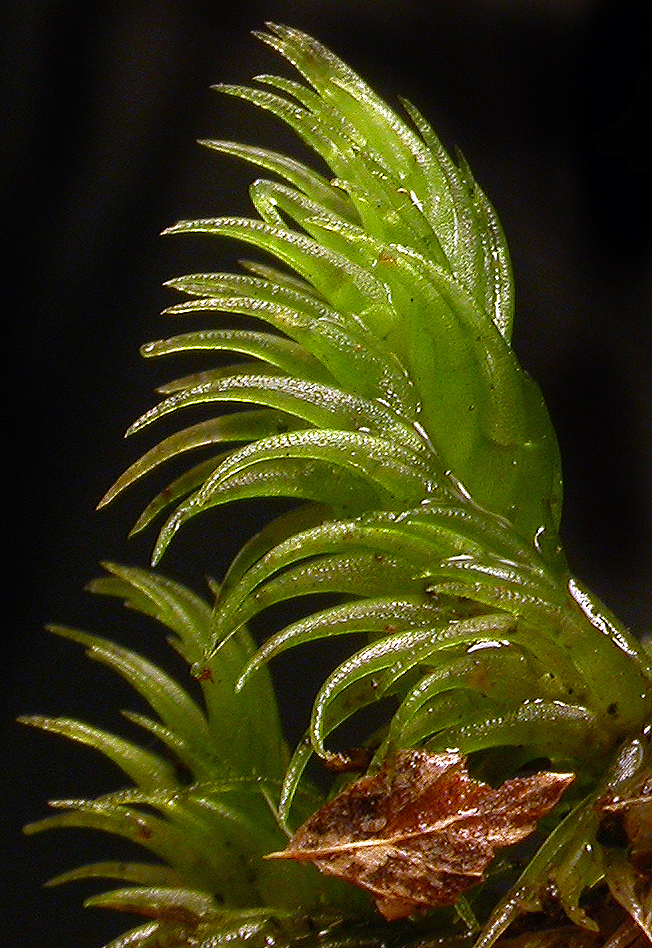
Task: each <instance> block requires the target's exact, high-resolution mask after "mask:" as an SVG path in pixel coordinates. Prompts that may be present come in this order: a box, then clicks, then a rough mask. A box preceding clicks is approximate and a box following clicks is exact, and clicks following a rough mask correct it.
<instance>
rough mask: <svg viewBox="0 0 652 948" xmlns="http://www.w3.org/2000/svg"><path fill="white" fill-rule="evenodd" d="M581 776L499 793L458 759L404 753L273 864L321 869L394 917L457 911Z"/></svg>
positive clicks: (535, 781) (522, 781)
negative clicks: (453, 907)
mask: <svg viewBox="0 0 652 948" xmlns="http://www.w3.org/2000/svg"><path fill="white" fill-rule="evenodd" d="M573 779H574V775H573V774H559V773H537V774H534V775H533V776H529V777H516V778H514V779H512V780H507V781H505V783H503V784H502V785H501V786H500V787H497V788H493V787H491V786H489V785H488V784H486V783H482V782H480V781H477V780H474V779H472V778H471V777H470V776H469V773H468V770H467V767H466V759H465V758H464V757H462V756H461V755H460V754H458V753H453V752H449V753H444V754H430V753H428V752H426V751H423V750H411V751H401V752H399V753H398V754H397V755H396V756H395V758H394V759H393V760H391V761H386V762H385V764H384V765H383V767H382V768H381V770H380V771H379V772H378V773H376V774H374V775H371V776H366V777H362V778H361V779H360V780H357V781H355V782H354V783H352V784H351V785H350V786H349V787H347V788H346V790H344V791H343V792H342V793H341V794H339V796H337V797H335V798H334V799H333V800H331V801H330V802H329V803H327V804H325V806H323V807H322V808H321V809H320V810H318V811H317V813H315V814H313V816H312V817H310V819H309V820H307V821H306V822H305V823H304V824H303V825H302V826H301V827H300V828H299V829H298V831H297V832H296V833H295V835H294V836H293V837H292V839H291V840H290V843H289V844H288V847H287V849H285V850H284V851H283V852H282V853H273V854H272V857H275V858H285V859H294V860H306V861H311V862H314V863H315V865H316V866H317V867H318V868H319V869H320V870H321V871H322V872H324V873H327V874H329V875H334V876H339V877H341V878H343V879H346V880H348V881H349V882H352V883H353V884H354V885H357V886H360V887H361V888H363V889H366V890H367V891H368V892H370V893H371V894H372V895H373V897H374V900H375V902H376V907H377V908H378V911H379V912H380V913H381V914H382V915H383V916H384V917H385V918H386V919H388V920H394V919H399V918H405V917H406V916H408V915H411V914H413V913H414V912H415V911H418V910H423V909H426V908H429V907H435V906H441V905H450V904H452V903H453V902H455V900H456V899H457V898H458V896H459V895H460V894H461V893H462V892H464V891H465V890H466V889H468V888H470V887H471V886H474V885H476V883H478V882H480V881H481V879H482V877H483V874H484V872H485V870H486V868H487V866H488V865H489V863H490V862H491V860H492V859H493V856H494V852H495V850H496V849H497V848H499V847H502V846H511V845H512V844H514V843H518V842H520V841H521V840H523V839H525V837H527V836H529V835H530V833H532V832H533V831H534V829H535V828H536V825H537V822H538V820H539V819H541V817H542V816H544V815H545V814H546V813H548V812H549V811H550V810H551V809H552V808H553V807H554V806H555V804H556V803H557V802H558V800H559V798H560V797H561V795H562V794H563V793H564V791H565V790H566V788H567V787H568V786H569V785H570V784H571V783H572V781H573Z"/></svg>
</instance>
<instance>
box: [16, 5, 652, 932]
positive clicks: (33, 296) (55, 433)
mask: <svg viewBox="0 0 652 948" xmlns="http://www.w3.org/2000/svg"><path fill="white" fill-rule="evenodd" d="M2 12H3V13H4V14H5V25H4V27H3V42H4V50H3V55H2V66H3V68H4V70H5V73H4V77H3V78H4V82H3V90H2V91H3V104H4V105H5V106H6V118H5V122H4V123H3V124H4V128H5V131H4V133H3V145H4V148H3V160H4V162H5V166H4V167H3V169H2V184H3V185H4V186H5V187H4V188H3V192H4V194H5V197H6V202H7V204H6V207H5V208H4V210H3V216H2V220H3V223H4V232H5V245H6V249H5V252H4V254H3V259H4V260H6V261H7V262H8V263H9V269H8V273H7V276H6V277H5V281H4V291H5V299H6V317H5V325H6V329H7V331H8V332H9V333H10V339H9V340H8V342H7V344H6V345H5V348H4V365H5V366H8V367H9V368H10V369H11V372H10V378H9V380H8V382H7V386H6V389H5V391H6V394H5V400H6V401H5V404H6V406H7V408H8V410H7V411H6V413H5V414H6V417H7V420H8V425H7V433H6V437H5V442H6V445H7V450H6V453H5V458H6V459H8V461H9V468H10V478H9V484H8V487H7V488H6V493H5V508H6V517H7V530H6V535H7V537H8V543H7V544H6V547H7V554H6V563H7V567H6V576H7V593H8V598H9V603H10V606H9V609H6V610H5V614H6V616H7V622H6V627H5V631H4V635H5V646H4V652H5V661H6V662H8V667H9V669H10V671H9V675H8V677H7V678H6V679H5V681H8V683H9V687H8V688H6V689H5V699H6V705H7V707H6V714H5V716H4V723H5V725H6V727H5V736H4V738H3V747H4V748H5V749H7V750H8V751H9V756H8V760H7V761H6V762H5V763H4V766H3V782H4V787H3V791H2V793H3V802H4V803H5V809H4V814H5V816H4V817H3V823H4V824H5V828H6V829H7V831H8V832H7V836H8V844H7V846H6V847H5V854H6V855H5V861H4V865H3V872H2V876H3V877H4V879H5V880H6V882H7V892H6V894H4V895H3V897H2V900H1V901H2V905H3V908H4V909H5V910H6V913H7V922H6V923H5V925H4V931H5V936H6V943H7V944H8V945H12V946H18V945H21V946H22V945H25V946H27V945H30V946H34V948H40V946H46V945H52V946H54V945H57V946H58V945H71V946H72V945H74V946H75V948H85V946H97V945H100V944H102V943H103V942H102V939H103V938H104V939H105V940H106V939H108V937H109V935H110V934H111V933H116V932H118V931H120V925H121V924H122V925H123V927H125V926H124V923H123V922H120V921H118V922H117V923H116V921H115V919H114V918H111V917H110V916H105V915H103V914H102V913H100V912H97V911H91V910H89V911H86V912H82V911H81V909H80V908H79V906H80V903H81V900H82V898H83V895H84V894H85V893H87V892H88V891H89V890H90V887H88V886H87V887H85V888H83V887H82V886H78V887H76V886H70V887H69V888H67V889H66V890H65V891H64V890H55V891H52V890H42V889H41V888H40V886H41V883H42V882H43V880H44V879H46V878H47V877H48V876H49V875H52V874H54V873H55V872H57V871H62V870H63V869H65V868H68V867H70V866H72V865H75V864H78V863H79V862H80V861H92V860H94V859H95V858H98V856H99V850H100V844H101V842H102V841H101V840H99V839H98V838H96V837H93V835H92V834H88V835H86V836H84V835H82V834H79V835H78V834H76V833H69V834H67V835H66V834H58V833H53V834H46V835H43V836H39V837H36V838H32V839H27V840H24V839H22V838H21V837H20V835H19V827H20V826H21V824H22V823H24V822H25V821H27V820H29V819H34V818H37V817H39V816H40V815H42V814H43V813H44V812H45V805H44V801H45V800H46V799H47V798H51V797H69V796H81V795H85V794H97V793H100V792H103V791H105V790H108V789H111V788H114V787H116V786H117V785H118V784H119V778H117V777H116V774H115V772H114V771H113V770H112V769H111V767H110V766H109V765H105V764H103V763H102V762H101V761H98V760H97V759H96V757H95V756H93V755H92V754H90V752H88V751H85V750H84V749H82V748H78V747H67V746H66V744H65V742H63V741H61V740H59V739H57V738H53V737H48V736H46V735H44V736H41V735H39V734H38V733H36V732H33V731H31V730H27V729H24V728H19V727H18V726H17V725H16V724H14V723H13V719H14V717H15V715H16V714H18V713H21V712H43V713H51V714H61V715H71V716H72V715H79V716H82V717H84V718H87V719H90V720H93V721H95V722H98V723H101V724H104V725H105V726H112V725H113V724H115V723H116V721H118V720H119V719H118V716H117V714H116V710H117V709H118V708H120V707H133V706H134V704H135V701H134V699H132V697H131V696H130V694H129V692H128V690H127V689H126V688H123V687H122V685H121V684H120V682H117V683H116V682H115V681H114V679H113V678H112V677H111V676H110V675H109V674H108V673H106V674H105V673H104V672H103V670H102V669H100V668H97V667H95V666H92V665H89V663H88V662H87V660H85V659H84V657H83V655H82V654H80V650H78V649H76V648H75V647H74V646H70V645H68V644H66V643H64V642H62V641H60V640H58V639H54V638H52V637H50V636H48V635H46V634H45V633H44V632H43V631H42V627H43V624H44V623H45V622H46V621H59V622H69V623H70V624H73V625H74V624H77V625H81V626H82V627H86V628H94V629H97V630H98V631H105V632H106V633H107V634H115V635H116V636H119V637H121V639H122V640H123V641H127V642H128V643H129V644H132V645H134V644H135V645H137V646H138V647H141V646H142V648H143V649H144V650H146V651H147V650H148V651H149V652H150V654H156V649H155V647H154V646H153V645H151V642H152V640H155V639H156V636H155V635H152V633H151V631H150V632H143V630H142V629H141V628H137V627H134V624H133V623H131V624H130V623H129V622H128V621H127V619H126V618H125V616H124V615H123V613H122V612H121V611H120V610H118V611H117V612H116V611H115V610H114V609H112V608H110V607H109V606H108V604H106V603H97V602H95V601H94V600H93V599H92V598H91V597H88V596H87V595H85V594H84V593H83V592H82V591H81V590H82V587H83V585H84V584H85V583H86V582H87V581H88V580H89V579H90V578H92V577H93V576H94V575H95V574H96V573H97V568H98V567H97V563H98V561H99V560H100V559H102V558H108V559H116V560H119V561H123V562H128V563H135V564H139V565H145V564H146V562H147V558H148V554H149V551H150V549H151V544H152V540H153V534H151V533H149V534H148V535H147V536H145V537H144V538H142V539H138V540H132V541H126V540H125V534H126V532H127V530H128V528H129V527H130V526H131V524H132V523H133V521H134V519H135V517H136V516H137V514H138V513H139V511H140V509H142V506H143V504H144V503H145V501H146V500H147V499H149V497H150V496H151V493H152V491H153V487H152V484H151V483H148V484H146V485H144V487H143V488H142V489H141V488H136V489H134V491H132V492H131V494H130V495H129V496H128V497H126V498H125V499H124V500H122V499H121V500H119V501H117V502H116V503H115V504H114V505H113V507H112V508H110V509H108V510H105V511H102V512H99V513H95V512H94V507H95V504H96V503H97V501H98V499H99V498H100V497H101V495H102V494H103V492H104V491H105V490H106V488H107V487H108V486H109V485H110V484H111V483H112V481H113V480H114V479H115V477H116V476H117V475H118V474H119V473H120V472H121V471H122V470H123V469H124V467H125V466H126V465H127V464H128V463H129V462H130V461H131V460H133V459H134V458H135V457H136V456H137V455H138V454H140V453H141V452H142V450H144V449H145V448H146V447H149V446H150V445H151V444H152V443H154V439H155V438H156V437H157V436H159V435H160V431H159V432H158V433H152V434H149V433H147V434H143V435H141V436H139V438H138V439H137V440H132V441H131V442H129V441H127V442H123V441H122V439H121V434H122V432H123V431H124V430H125V428H126V427H127V426H128V424H129V423H130V422H131V421H132V420H133V419H134V418H135V417H136V416H137V415H138V414H140V413H141V412H142V411H144V410H145V409H146V408H148V407H149V406H150V405H151V404H152V403H153V396H152V394H151V392H152V389H153V388H154V387H155V385H156V384H157V383H158V382H159V381H162V380H164V379H166V378H170V377H173V376H175V375H178V374H181V373H180V372H179V367H178V364H176V363H175V364H174V365H168V366H166V365H163V364H161V365H159V364H156V365H153V364H152V363H143V362H142V361H141V360H140V357H139V356H138V354H137V350H138V346H139V345H140V344H141V343H142V342H144V341H147V340H148V339H151V338H157V337H159V336H163V335H165V334H169V332H170V331H175V330H174V329H172V330H170V328H169V327H168V326H166V324H165V321H164V320H163V319H161V318H159V317H158V316H157V315H156V314H157V312H158V311H159V310H160V309H161V308H162V307H163V306H165V305H167V304H169V303H171V302H173V301H174V300H173V298H172V296H171V294H170V293H169V292H168V291H166V290H164V289H163V288H161V283H162V282H163V280H165V279H167V278H169V277H171V276H174V275H178V274H181V273H184V272H191V271H194V270H200V269H205V268H206V269H221V268H226V269H229V268H231V267H232V266H233V264H234V261H235V259H236V257H237V254H238V250H237V248H234V247H233V246H230V245H227V244H226V243H224V244H223V243H217V242H211V241H210V240H208V239H207V238H203V239H202V240H201V241H199V240H197V241H195V239H194V238H166V239H164V240H163V239H159V237H158V236H157V235H158V233H159V231H160V230H161V229H162V228H163V227H164V226H166V225H168V224H170V223H173V222H174V221H175V220H177V219H178V218H182V217H188V216H190V217H193V216H197V217H206V216H212V215H218V214H221V213H247V211H248V199H247V191H246V189H247V185H248V183H249V182H250V180H251V179H252V171H251V169H250V168H244V167H241V166H239V165H238V164H237V163H236V162H235V161H233V160H231V159H228V158H221V157H219V156H216V155H214V154H212V153H210V152H208V151H207V150H205V149H201V148H199V147H198V146H197V145H196V144H195V139H197V138H202V137H211V136H212V137H223V138H235V139H240V140H243V141H249V142H254V143H257V144H266V145H268V146H270V147H276V148H282V149H286V150H287V149H292V150H293V152H294V153H297V146H295V145H294V144H293V143H292V139H291V136H290V135H289V134H288V133H286V132H285V131H282V130H280V131H279V129H278V126H277V125H276V124H275V123H274V122H273V121H272V120H271V119H270V118H269V117H267V116H261V115H258V114H256V112H255V111H254V110H253V109H251V108H249V107H247V106H246V105H245V104H241V103H238V102H236V101H234V100H231V99H229V98H226V97H220V96H218V95H217V94H216V93H214V92H210V91H209V89H208V87H209V85H210V84H211V83H213V82H216V81H226V82H238V81H247V80H248V79H249V78H250V77H251V76H252V75H253V74H255V73H259V72H270V71H279V70H281V71H284V72H285V71H286V70H285V67H283V66H282V65H281V64H280V63H279V62H278V61H277V60H276V58H275V57H274V55H273V54H272V53H271V51H269V50H268V49H267V48H266V47H264V46H262V45H261V44H259V43H258V42H256V40H254V39H253V38H252V37H251V36H250V35H249V31H250V30H252V29H256V28H261V27H262V25H263V22H264V20H265V19H274V20H277V21H280V22H286V23H290V24H292V25H296V26H299V27H301V28H303V29H306V30H308V31H309V32H312V33H313V34H315V35H317V36H318V37H319V38H320V39H321V40H322V41H323V42H325V43H326V44H327V45H330V46H331V47H332V48H333V49H334V50H335V51H336V52H338V53H339V54H340V55H341V56H342V57H343V58H345V59H346V60H347V61H348V62H350V64H351V65H352V66H353V67H354V68H356V69H357V71H358V72H360V73H361V74H362V75H363V76H365V78H367V79H368V80H369V81H370V82H371V83H372V85H374V86H375V88H376V89H377V90H378V91H379V92H380V93H381V94H383V95H385V96H386V97H389V98H390V100H391V101H393V102H395V101H396V96H397V95H398V94H402V95H405V96H407V97H408V98H410V99H412V100H413V101H414V102H415V103H416V104H417V105H418V106H419V107H420V108H421V110H422V111H423V112H424V113H425V114H426V115H427V116H428V117H429V118H430V120H431V122H432V124H433V125H434V127H435V128H436V129H437V130H438V131H439V133H440V135H441V137H442V139H443V141H444V143H445V144H446V145H447V146H448V147H453V146H459V147H460V148H461V149H462V151H463V152H464V153H465V155H466V157H467V159H468V160H469V162H470V165H471V167H472V169H473V171H474V174H475V176H476V178H477V179H478V180H479V182H480V183H481V184H482V186H483V187H484V189H485V190H486V191H487V192H488V194H489V196H490V198H491V199H492V201H493V203H494V204H495V206H496V208H497V210H498V212H499V215H500V217H501V220H502V222H503V225H504V228H505V230H506V232H507V236H508V240H509V243H510V248H511V252H512V257H513V263H514V269H515V277H516V287H517V300H518V302H517V329H516V335H515V345H516V348H517V350H518V353H519V355H520V357H521V359H522V361H523V363H524V364H525V366H526V367H527V368H528V369H529V370H530V371H531V373H532V374H533V375H534V376H535V378H536V379H537V380H538V381H539V383H540V384H541V386H542V388H543V390H544V394H545V396H546V399H547V401H548V405H549V408H550V411H551V414H552V416H553V420H554V423H555V425H556V428H557V431H558V435H559V439H560V442H561V447H562V455H563V458H564V470H565V485H566V504H565V520H564V542H565V545H566V549H567V553H568V557H569V560H570V562H571V565H572V568H573V570H574V571H575V572H576V573H577V574H579V575H580V576H581V577H582V578H583V579H584V580H585V581H587V582H588V583H589V584H590V585H591V586H592V587H593V588H594V589H595V590H596V591H597V592H598V593H599V594H600V595H602V596H603V598H604V599H605V600H606V602H607V603H608V604H609V605H610V606H611V607H612V608H614V609H615V610H616V611H617V612H618V613H619V615H620V616H622V617H623V618H624V619H625V620H626V621H627V622H628V623H629V624H630V625H631V626H632V628H634V629H635V630H637V631H641V632H642V631H646V630H647V631H649V630H650V627H651V605H652V603H651V600H650V590H651V588H652V584H651V580H652V565H651V563H652V558H651V557H650V553H651V552H652V543H651V541H650V527H651V526H652V523H651V520H652V517H651V513H652V500H651V494H650V488H651V487H652V476H651V475H652V452H651V448H650V434H651V431H652V395H651V389H650V381H651V379H652V331H651V323H650V317H651V315H652V303H651V298H652V280H651V267H650V256H651V254H650V249H651V244H650V236H649V227H650V212H651V210H652V202H651V199H650V193H651V190H650V184H649V174H650V152H651V149H650V112H651V109H650V100H649V98H648V95H647V93H646V91H645V90H646V86H647V84H648V83H649V80H650V79H651V78H652V29H651V23H650V6H649V4H648V3H647V2H643V0H641V2H635V0H618V2H617V3H612V2H598V0H414V2H408V0H393V2H389V0H388V2H380V0H357V2H356V0H341V2H337V0H333V2H326V0H322V2H312V0H304V2H296V3H292V2H282V0H267V2H265V3H259V2H253V0H252V2H242V3H237V2H235V3H228V4H224V3H220V2H212V3H206V4H201V3H193V2H192V0H179V2H174V0H167V2H166V0H160V2H154V0H152V2H133V3H127V2H122V3H121V2H114V3H108V4H105V3H95V4H93V3H79V4H77V3H73V2H47V0H43V2H40V3H30V2H19V0H5V3H4V4H3V5H2ZM257 513H258V509H257V508H254V507H253V506H252V507H249V506H243V507H241V508H240V509H238V510H235V511H232V512H231V513H230V514H225V513H220V514H219V515H216V516H215V517H213V518H211V517H207V518H206V519H205V520H203V519H202V518H200V521H201V522H200V521H198V522H197V525H196V526H195V525H194V524H192V525H190V526H189V527H188V529H187V530H186V531H185V533H183V534H182V535H181V536H180V537H179V540H178V542H177V543H176V544H174V545H173V548H172V550H171V551H170V555H169V556H168V557H167V558H166V560H165V561H164V563H163V569H165V570H167V571H168V572H170V573H171V574H173V575H175V576H177V577H179V578H181V579H184V580H188V581H190V582H193V583H195V584H196V585H197V586H198V587H201V585H202V583H203V576H204V574H205V573H210V574H212V575H216V576H219V575H220V574H221V572H222V571H223V569H224V566H225V565H226V564H227V563H228V561H229V559H230V557H231V556H232V555H233V553H234V552H235V551H236V550H237V547H238V544H239V542H240V541H241V539H242V538H243V537H244V536H245V535H247V532H248V529H250V526H251V523H252V522H254V518H255V517H256V515H257ZM150 645H151V647H150ZM294 687H295V688H296V689H297V690H296V692H294V691H293V690H292V688H293V685H292V682H289V683H288V682H285V683H284V684H283V692H284V704H285V706H286V708H287V709H288V713H290V712H295V711H296V712H297V713H296V714H292V715H291V717H292V724H291V727H292V728H294V731H293V733H295V732H296V728H298V727H299V726H300V725H299V724H298V723H296V720H295V718H296V717H297V715H299V714H300V711H301V709H302V708H304V707H305V703H306V701H308V700H309V697H310V696H309V693H308V689H300V688H299V686H298V685H296V684H295V685H294ZM116 781H117V782H116ZM111 845H112V844H111ZM111 851H112V852H113V851H115V852H117V851H118V849H117V848H115V847H114V848H113V849H111ZM82 888H83V892H82V891H81V890H82Z"/></svg>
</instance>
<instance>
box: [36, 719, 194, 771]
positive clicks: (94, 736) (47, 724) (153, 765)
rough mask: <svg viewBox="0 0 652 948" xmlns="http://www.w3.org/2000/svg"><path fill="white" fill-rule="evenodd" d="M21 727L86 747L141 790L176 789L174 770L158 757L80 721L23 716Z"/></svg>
mask: <svg viewBox="0 0 652 948" xmlns="http://www.w3.org/2000/svg"><path fill="white" fill-rule="evenodd" d="M18 720H19V721H20V722H21V723H22V724H29V725H31V726H32V727H38V728H40V729H41V730H43V731H50V732H51V733H52V734H60V735H62V736H63V737H67V738H69V739H70V740H73V741H78V742H79V743H80V744H86V745H87V746H88V747H92V748H94V749H95V750H97V751H99V752H100V753H102V754H104V756H105V757H108V758H109V760H111V761H113V763H114V764H116V766H118V767H119V768H120V769H121V770H123V771H124V773H126V774H127V776H128V777H129V778H130V779H131V780H133V781H134V783H136V784H137V785H138V786H139V787H142V788H143V789H147V788H152V787H161V786H163V787H165V786H168V787H170V786H176V784H177V779H176V774H175V772H174V767H172V766H171V765H170V764H169V763H167V762H166V761H165V760H163V758H162V757H160V755H158V754H154V753H153V752H152V751H149V750H145V749H144V748H142V747H138V746H137V745H136V744H134V743H132V742H131V741H127V740H125V739H124V738H121V737H118V736H117V735H115V734H110V733H109V732H108V731H104V730H102V729H100V728H97V727H92V726H91V725H89V724H83V723H82V722H81V721H73V720H70V719H69V718H46V717H42V716H41V715H36V714H33V715H25V716H23V717H21V718H19V719H18Z"/></svg>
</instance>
